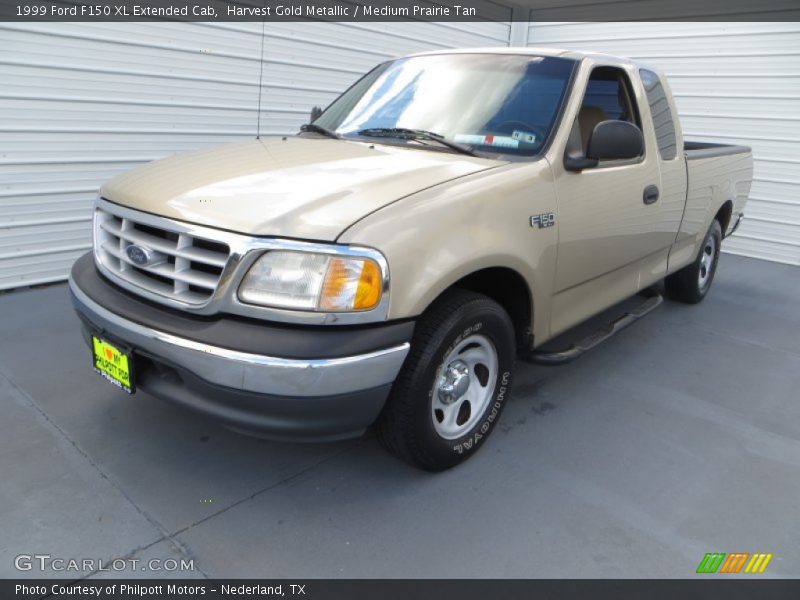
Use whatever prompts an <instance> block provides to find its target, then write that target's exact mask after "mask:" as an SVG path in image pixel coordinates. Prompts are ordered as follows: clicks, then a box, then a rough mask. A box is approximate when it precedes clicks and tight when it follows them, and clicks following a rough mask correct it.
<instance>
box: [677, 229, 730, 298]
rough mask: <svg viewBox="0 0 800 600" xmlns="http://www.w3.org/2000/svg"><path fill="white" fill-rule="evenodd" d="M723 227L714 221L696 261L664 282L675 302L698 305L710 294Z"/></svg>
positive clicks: (717, 261)
mask: <svg viewBox="0 0 800 600" xmlns="http://www.w3.org/2000/svg"><path fill="white" fill-rule="evenodd" d="M721 243H722V227H720V224H719V221H717V220H714V221H713V222H712V223H711V227H709V229H708V232H707V233H706V237H705V239H704V240H703V243H702V245H701V246H700V252H699V253H698V255H697V258H696V259H695V261H694V262H693V263H692V264H690V265H687V266H685V267H684V268H683V269H681V270H680V271H677V272H676V273H673V274H672V275H669V276H668V277H667V278H666V279H665V280H664V286H665V287H666V291H667V295H668V296H669V297H670V298H673V299H674V300H679V301H681V302H687V303H689V304H697V303H698V302H700V301H701V300H702V299H703V298H705V297H706V294H708V290H709V289H711V283H712V282H713V281H714V274H715V273H716V272H717V263H719V250H720V245H721Z"/></svg>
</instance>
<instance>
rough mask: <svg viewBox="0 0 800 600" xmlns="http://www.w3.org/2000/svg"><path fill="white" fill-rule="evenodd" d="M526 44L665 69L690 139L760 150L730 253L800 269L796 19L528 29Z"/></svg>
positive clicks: (799, 39)
mask: <svg viewBox="0 0 800 600" xmlns="http://www.w3.org/2000/svg"><path fill="white" fill-rule="evenodd" d="M528 45H530V46H555V47H559V48H567V49H575V50H593V51H597V52H607V53H611V54H618V55H622V56H630V57H631V58H635V59H639V60H641V61H642V62H647V63H650V64H652V65H655V66H658V67H660V68H661V69H663V70H664V72H665V73H666V74H667V75H668V76H669V79H670V82H671V84H672V90H673V92H674V93H675V97H676V101H677V104H678V111H679V113H680V117H681V122H682V123H683V128H684V134H685V136H686V137H687V138H688V139H704V140H708V141H716V142H721V143H742V144H746V145H749V146H751V147H752V148H753V155H754V159H755V174H754V181H753V188H752V191H751V193H750V202H749V204H748V206H747V211H746V212H747V218H746V219H745V221H744V223H743V225H742V227H741V228H740V230H739V231H738V232H737V233H736V234H735V236H734V237H733V238H731V239H730V240H729V241H728V242H726V244H725V245H724V248H725V250H726V251H728V252H732V253H735V254H743V255H746V256H754V257H758V258H765V259H768V260H775V261H780V262H785V263H789V264H793V265H800V143H798V140H800V111H799V110H798V109H800V25H799V24H798V23H531V24H530V27H529V30H528Z"/></svg>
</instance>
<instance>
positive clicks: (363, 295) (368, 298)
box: [353, 260, 383, 310]
mask: <svg viewBox="0 0 800 600" xmlns="http://www.w3.org/2000/svg"><path fill="white" fill-rule="evenodd" d="M382 286H383V281H382V279H381V270H380V267H378V265H377V264H375V263H374V262H373V261H371V260H365V261H364V267H363V268H362V269H361V277H359V279H358V288H357V289H356V299H355V302H354V303H353V309H354V310H366V309H368V308H373V307H374V306H375V305H377V304H378V301H380V299H381V287H382Z"/></svg>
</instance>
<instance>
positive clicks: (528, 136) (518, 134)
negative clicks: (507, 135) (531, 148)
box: [511, 129, 536, 144]
mask: <svg viewBox="0 0 800 600" xmlns="http://www.w3.org/2000/svg"><path fill="white" fill-rule="evenodd" d="M511 137H512V138H514V139H515V140H519V141H520V142H524V143H526V144H534V143H535V142H536V134H535V133H528V132H527V131H517V130H516V129H515V130H514V133H512V134H511Z"/></svg>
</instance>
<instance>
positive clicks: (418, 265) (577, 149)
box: [69, 48, 752, 471]
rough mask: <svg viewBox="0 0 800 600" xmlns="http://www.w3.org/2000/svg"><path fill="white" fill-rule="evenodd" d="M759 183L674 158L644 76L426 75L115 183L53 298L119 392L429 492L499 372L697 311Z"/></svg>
mask: <svg viewBox="0 0 800 600" xmlns="http://www.w3.org/2000/svg"><path fill="white" fill-rule="evenodd" d="M751 177H752V156H751V153H750V149H749V148H745V147H741V146H728V145H717V144H711V143H698V142H684V140H683V136H682V132H681V126H680V123H679V121H678V118H677V115H676V108H675V103H674V101H673V98H672V95H671V92H670V88H669V85H668V83H667V81H666V79H665V78H664V76H663V75H661V74H659V73H658V71H656V70H655V69H652V68H650V67H646V66H643V65H639V64H637V63H635V62H633V61H631V60H627V59H623V58H617V57H613V56H607V55H602V54H594V53H582V52H572V51H560V50H553V49H535V48H528V49H521V48H504V49H499V50H498V49H493V50H459V51H437V52H432V53H425V54H418V55H413V56H408V57H404V58H399V59H396V60H391V61H388V62H385V63H383V64H380V65H378V66H377V67H375V68H374V69H373V70H371V71H370V72H369V73H367V74H366V75H364V76H363V77H362V78H361V79H359V80H358V81H357V82H356V83H355V84H353V85H352V86H351V87H350V88H349V89H347V90H346V91H345V92H344V93H343V94H342V95H341V96H339V97H338V99H336V100H335V101H334V102H333V103H332V104H330V106H328V107H327V108H326V109H325V110H324V111H323V110H321V109H319V108H316V107H315V109H314V111H312V120H311V121H310V122H309V123H308V124H306V125H304V126H303V127H301V131H300V132H298V134H297V135H292V136H284V137H281V136H276V137H272V138H263V139H260V138H256V139H252V140H247V141H243V142H239V143H234V144H230V145H225V146H222V147H218V148H214V149H205V150H200V151H196V152H191V153H188V154H184V155H176V156H172V157H169V158H166V159H164V160H160V161H156V162H153V163H150V164H148V165H144V166H142V167H140V168H137V169H134V170H133V171H130V172H128V173H125V174H122V175H119V176H117V177H115V178H114V179H112V180H111V181H109V182H108V183H107V184H105V185H104V186H103V187H102V189H101V190H100V194H99V197H98V199H97V200H96V204H95V207H94V247H93V252H90V253H88V254H87V255H85V256H83V257H82V258H80V259H79V260H78V261H77V262H76V263H75V265H74V267H73V269H72V272H71V276H70V282H69V285H70V291H71V295H72V300H73V304H74V306H75V308H76V310H77V312H78V315H79V316H80V318H81V320H82V322H83V330H84V337H85V340H86V342H87V343H88V344H89V346H90V349H91V354H92V359H93V365H94V369H95V370H96V371H97V372H98V373H99V374H101V375H102V376H103V377H105V378H106V379H107V380H108V381H110V382H111V383H113V384H114V385H116V386H117V387H118V388H120V389H121V390H124V391H125V392H128V393H133V392H135V391H136V390H137V389H139V390H142V391H144V392H146V393H149V394H151V395H153V396H155V397H158V398H162V399H165V400H168V401H172V402H174V403H177V404H179V405H182V406H184V407H186V408H188V409H192V410H194V411H198V412H200V413H203V414H206V415H209V416H211V417H213V418H215V419H218V420H219V421H222V422H223V423H225V424H226V425H227V426H228V427H230V428H233V429H236V430H240V431H243V432H248V433H255V434H258V435H262V436H266V437H271V438H275V439H281V440H336V439H342V438H347V437H352V436H357V435H360V434H361V433H362V432H363V431H365V429H367V428H368V427H371V426H372V427H374V429H375V430H376V431H377V436H378V438H379V440H380V441H381V442H382V443H383V444H384V445H385V446H386V448H388V449H389V450H390V451H391V452H393V453H394V454H396V455H397V456H398V457H400V458H401V459H403V460H405V461H407V462H409V463H411V464H413V465H415V466H418V467H420V468H423V469H426V470H431V471H439V470H444V469H447V468H449V467H452V466H454V465H456V464H458V463H460V462H462V461H463V460H465V459H466V458H468V457H470V456H471V455H473V454H474V453H475V452H476V451H478V450H479V449H480V448H481V447H482V446H483V445H484V444H485V443H486V440H487V438H488V437H489V434H490V433H491V432H492V430H493V428H494V427H495V426H496V424H497V422H498V419H499V418H500V414H501V412H502V410H503V407H504V405H505V404H506V402H508V398H509V395H510V393H511V392H510V390H511V380H512V373H513V371H514V365H515V359H516V358H521V359H525V360H529V361H532V362H535V363H542V364H547V365H554V364H561V363H563V362H566V361H568V360H571V359H573V358H575V357H576V356H578V355H580V354H581V353H582V352H584V351H585V350H586V349H588V348H590V347H593V346H595V345H596V344H597V343H598V342H599V341H601V340H603V339H605V338H606V337H608V336H609V335H611V334H613V333H614V332H616V331H618V330H619V329H621V328H622V327H623V326H625V325H627V324H628V323H630V322H632V321H633V320H635V319H636V318H638V317H640V316H642V315H643V314H646V313H647V312H649V311H650V310H651V309H652V308H654V307H655V306H656V305H657V304H658V303H659V302H660V301H661V295H660V293H658V292H654V291H653V290H654V289H658V290H661V289H664V290H666V295H667V296H669V297H671V298H674V299H677V300H679V301H683V302H688V303H696V302H699V301H700V300H702V299H703V298H704V297H705V296H706V294H708V291H709V288H710V287H711V283H712V281H713V279H714V273H715V270H716V268H717V262H718V260H719V255H720V254H719V253H720V244H721V242H722V240H723V239H724V238H725V237H726V236H727V235H730V234H731V233H732V232H733V231H734V230H735V229H736V227H737V225H738V224H739V222H740V220H741V219H742V214H743V209H744V205H745V202H746V200H747V195H748V193H749V189H750V183H751ZM662 281H663V282H664V283H663V285H662V284H661V282H662ZM636 295H642V296H643V298H642V304H641V306H639V307H638V308H637V309H635V310H632V311H629V312H627V313H625V314H623V315H622V316H621V317H620V318H619V319H616V320H613V321H609V322H608V323H607V324H606V325H604V326H603V327H601V328H600V329H599V330H598V332H596V333H595V334H592V335H590V336H588V337H587V338H586V339H584V340H579V341H577V342H576V343H574V344H571V345H569V347H566V348H556V349H551V350H545V349H544V347H545V346H544V345H545V344H546V343H547V342H548V341H553V340H554V338H555V337H556V336H559V335H560V334H564V332H568V331H569V330H570V329H572V328H574V327H575V326H576V325H578V324H580V323H582V322H584V321H586V320H587V319H589V318H590V317H592V316H594V315H598V314H599V313H601V312H603V311H606V309H609V308H610V307H614V306H616V305H618V304H619V303H621V302H622V301H628V302H629V300H626V299H630V298H632V297H634V296H636ZM565 335H568V333H567V334H565ZM562 337H563V336H562Z"/></svg>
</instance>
